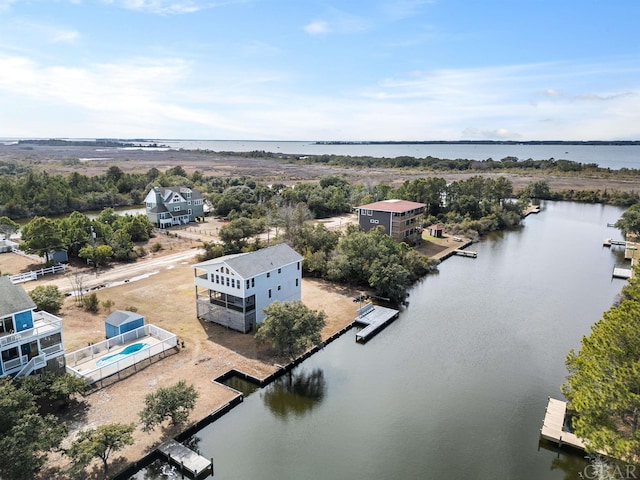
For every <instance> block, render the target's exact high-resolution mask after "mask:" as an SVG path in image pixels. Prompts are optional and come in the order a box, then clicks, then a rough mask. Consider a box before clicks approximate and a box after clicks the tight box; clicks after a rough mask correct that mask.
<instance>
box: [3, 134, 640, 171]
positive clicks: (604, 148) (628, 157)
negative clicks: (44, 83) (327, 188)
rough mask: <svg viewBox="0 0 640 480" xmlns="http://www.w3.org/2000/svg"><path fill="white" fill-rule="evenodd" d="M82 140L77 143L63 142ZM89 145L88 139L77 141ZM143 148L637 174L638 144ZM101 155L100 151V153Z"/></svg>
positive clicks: (211, 143) (181, 143) (205, 143)
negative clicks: (509, 162) (546, 163)
mask: <svg viewBox="0 0 640 480" xmlns="http://www.w3.org/2000/svg"><path fill="white" fill-rule="evenodd" d="M67 140H80V139H67ZM81 140H91V139H81ZM17 141H18V139H13V138H11V139H10V138H0V143H3V144H5V145H9V144H12V143H16V142H17ZM119 141H122V142H131V143H136V144H139V145H141V146H142V147H126V149H131V150H134V149H141V148H142V149H145V150H167V149H176V150H180V149H184V150H209V151H213V152H251V151H265V152H271V153H280V154H289V155H349V156H352V157H357V156H369V157H377V158H395V157H402V156H409V157H416V158H425V157H428V156H431V157H435V158H444V159H470V160H487V159H489V158H492V159H494V160H501V159H503V158H505V157H516V158H518V159H519V160H528V159H532V160H548V159H550V158H554V159H556V160H571V161H574V162H579V163H584V164H589V163H595V164H597V165H598V166H600V167H602V168H610V169H612V170H619V169H621V168H630V169H631V168H632V169H640V145H637V144H636V145H579V144H575V145H572V144H562V145H548V144H544V145H533V144H526V143H524V144H498V143H494V144H466V143H432V144H430V143H389V144H383V143H376V144H373V143H353V144H344V143H336V144H331V143H316V142H313V141H306V142H302V141H259V140H181V139H153V140H144V141H142V140H127V139H119ZM100 150H101V151H104V148H100Z"/></svg>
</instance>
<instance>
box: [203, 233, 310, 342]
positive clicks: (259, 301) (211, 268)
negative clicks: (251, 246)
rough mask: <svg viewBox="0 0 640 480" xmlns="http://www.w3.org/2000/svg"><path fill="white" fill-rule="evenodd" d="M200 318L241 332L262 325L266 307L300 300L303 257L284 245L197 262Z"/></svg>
mask: <svg viewBox="0 0 640 480" xmlns="http://www.w3.org/2000/svg"><path fill="white" fill-rule="evenodd" d="M193 267H194V269H195V272H194V273H195V287H196V308H197V315H198V318H199V319H202V320H208V321H210V322H214V323H218V324H220V325H224V326H226V327H229V328H232V329H234V330H238V331H241V332H245V333H246V332H250V331H251V330H253V329H254V328H256V326H257V324H259V323H260V322H262V321H263V320H264V319H265V317H266V315H265V313H264V311H263V309H264V308H265V307H267V306H268V305H270V304H271V303H272V302H274V301H276V300H278V301H280V302H288V301H294V300H300V299H301V292H302V256H301V255H300V254H299V253H298V252H296V251H295V250H293V249H292V248H291V247H289V246H288V245H286V244H280V245H275V246H273V247H269V248H263V249H262V250H258V251H255V252H249V253H240V254H237V255H226V256H224V257H219V258H215V259H213V260H208V261H206V262H202V263H197V264H196V265H194V266H193Z"/></svg>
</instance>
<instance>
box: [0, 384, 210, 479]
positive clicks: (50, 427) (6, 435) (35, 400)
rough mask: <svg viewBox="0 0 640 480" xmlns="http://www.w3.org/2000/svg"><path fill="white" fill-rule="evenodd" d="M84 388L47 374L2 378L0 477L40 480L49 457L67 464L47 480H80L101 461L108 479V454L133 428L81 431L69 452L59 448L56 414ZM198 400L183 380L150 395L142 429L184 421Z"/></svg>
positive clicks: (128, 440)
mask: <svg viewBox="0 0 640 480" xmlns="http://www.w3.org/2000/svg"><path fill="white" fill-rule="evenodd" d="M87 389H88V384H87V382H86V381H85V380H84V379H81V378H78V377H75V376H73V375H70V374H67V373H65V374H62V375H57V374H54V373H52V372H45V373H44V374H43V375H42V377H38V376H35V375H31V376H28V377H24V378H21V379H16V380H12V379H11V378H10V377H3V378H0V404H1V407H2V417H1V418H0V447H2V455H1V456H0V477H1V478H6V479H9V478H10V479H12V480H32V479H34V478H38V474H39V473H41V471H42V469H43V467H44V465H45V463H46V461H47V458H48V455H49V454H50V453H52V452H57V453H61V454H63V455H64V456H66V457H67V459H68V460H69V462H70V465H69V467H68V468H66V469H64V470H59V471H56V472H53V473H52V472H50V473H51V474H52V476H51V475H48V476H47V478H79V476H81V475H83V474H85V475H86V470H87V468H88V467H89V466H90V465H91V463H92V462H93V460H99V461H100V463H101V465H102V469H103V471H104V474H105V478H106V474H107V472H108V469H109V460H110V458H111V456H112V454H114V453H115V452H118V451H120V450H122V449H123V448H125V447H126V446H128V445H132V444H133V443H134V439H133V432H134V431H135V429H136V424H135V423H111V424H106V425H99V426H97V427H95V428H88V429H85V430H82V431H80V432H79V433H78V435H77V436H76V437H75V439H74V440H73V442H72V443H71V445H70V446H69V447H68V448H63V447H62V442H63V440H64V439H65V437H67V435H68V434H69V427H68V426H67V424H66V423H64V422H63V421H61V420H60V419H59V414H60V413H61V412H62V411H64V410H66V409H67V408H69V405H70V404H71V403H73V402H76V403H78V402H79V403H81V402H82V400H78V399H77V398H78V397H77V395H78V394H82V393H84V392H86V390H87ZM197 398H198V392H197V391H196V389H195V388H194V387H193V385H188V384H187V383H186V382H185V381H179V382H178V383H176V384H174V385H172V386H168V387H163V388H159V389H157V390H156V391H155V392H152V393H150V394H148V395H147V396H146V397H145V403H144V406H143V408H142V410H141V411H140V412H139V418H140V424H141V430H142V431H144V432H150V431H152V430H153V429H154V428H156V427H157V426H159V425H162V424H163V423H165V422H166V421H169V424H170V425H171V426H176V425H180V424H182V423H184V422H186V421H187V419H188V417H189V412H190V411H192V410H193V409H194V408H195V404H196V400H197ZM74 408H78V407H77V406H76V407H74Z"/></svg>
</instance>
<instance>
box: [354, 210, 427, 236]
mask: <svg viewBox="0 0 640 480" xmlns="http://www.w3.org/2000/svg"><path fill="white" fill-rule="evenodd" d="M425 207H426V204H424V203H418V202H409V201H407V200H382V201H380V202H374V203H368V204H366V205H360V206H359V207H356V210H357V212H358V223H359V224H360V227H361V228H362V229H363V230H364V231H365V232H368V231H369V230H371V229H372V228H374V227H377V226H382V227H384V230H385V232H386V233H387V234H388V235H389V236H391V238H393V239H394V240H395V241H396V242H406V243H409V244H415V243H419V242H420V240H421V238H422V216H423V214H424V210H425Z"/></svg>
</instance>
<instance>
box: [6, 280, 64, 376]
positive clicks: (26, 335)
mask: <svg viewBox="0 0 640 480" xmlns="http://www.w3.org/2000/svg"><path fill="white" fill-rule="evenodd" d="M35 310H36V304H35V303H33V300H31V297H29V295H27V292H25V290H24V289H23V288H22V287H21V286H19V285H14V284H13V283H12V282H11V280H9V277H6V276H2V277H0V353H1V355H0V376H5V375H11V376H14V377H15V376H23V375H29V374H31V373H33V372H35V371H38V370H41V369H45V368H46V369H49V370H59V369H64V366H65V363H64V346H63V344H62V320H61V319H60V318H58V317H56V316H55V315H51V314H50V313H47V312H36V311H35Z"/></svg>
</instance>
